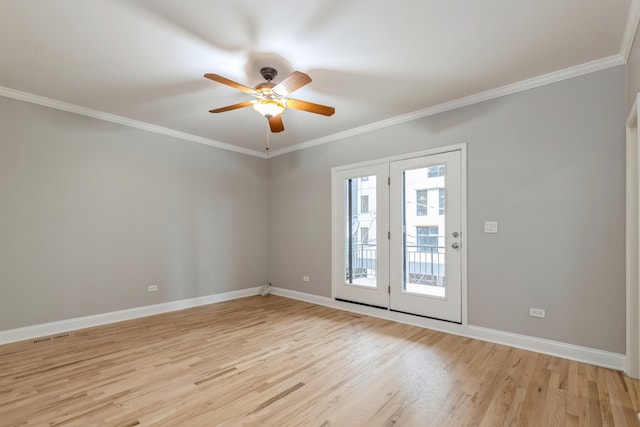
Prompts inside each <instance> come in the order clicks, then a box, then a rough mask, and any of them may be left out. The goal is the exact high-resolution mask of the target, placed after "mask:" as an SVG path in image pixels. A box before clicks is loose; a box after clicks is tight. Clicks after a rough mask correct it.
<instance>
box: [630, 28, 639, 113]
mask: <svg viewBox="0 0 640 427" xmlns="http://www.w3.org/2000/svg"><path fill="white" fill-rule="evenodd" d="M638 92H640V31H637V30H636V36H635V38H634V39H633V45H632V46H631V54H630V55H629V59H628V60H627V107H628V110H627V111H630V110H631V106H632V105H633V103H634V102H635V100H636V96H637V95H638Z"/></svg>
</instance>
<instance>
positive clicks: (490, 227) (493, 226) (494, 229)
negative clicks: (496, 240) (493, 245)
mask: <svg viewBox="0 0 640 427" xmlns="http://www.w3.org/2000/svg"><path fill="white" fill-rule="evenodd" d="M484 232H485V233H490V234H497V233H498V221H485V222H484Z"/></svg>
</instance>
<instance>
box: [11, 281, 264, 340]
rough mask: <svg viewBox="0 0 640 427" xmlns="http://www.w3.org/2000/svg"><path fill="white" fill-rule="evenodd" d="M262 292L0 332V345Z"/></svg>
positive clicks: (222, 295) (251, 290) (252, 290)
mask: <svg viewBox="0 0 640 427" xmlns="http://www.w3.org/2000/svg"><path fill="white" fill-rule="evenodd" d="M259 290H260V288H259V287H256V288H249V289H242V290H239V291H230V292H224V293H220V294H213V295H207V296H202V297H196V298H189V299H183V300H178V301H170V302H165V303H161V304H155V305H147V306H144V307H136V308H131V309H128V310H120V311H113V312H110V313H101V314H95V315H92V316H85V317H76V318H74V319H67V320H60V321H57V322H50V323H43V324H40V325H33V326H26V327H23V328H17V329H9V330H7V331H0V345H1V344H8V343H12V342H17V341H23V340H28V339H33V338H38V337H45V336H49V335H55V334H60V333H63V332H69V331H75V330H78V329H84V328H91V327H94V326H100V325H107V324H109V323H115V322H121V321H123V320H130V319H137V318H139V317H145V316H151V315H154V314H160V313H168V312H171V311H176V310H183V309H185V308H192V307H198V306H201V305H207V304H214V303H217V302H223V301H230V300H234V299H238V298H244V297H248V296H253V295H258V292H259Z"/></svg>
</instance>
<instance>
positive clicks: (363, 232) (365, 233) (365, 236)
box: [360, 227, 369, 245]
mask: <svg viewBox="0 0 640 427" xmlns="http://www.w3.org/2000/svg"><path fill="white" fill-rule="evenodd" d="M360 241H361V242H362V243H363V244H364V245H366V244H367V243H369V227H361V228H360Z"/></svg>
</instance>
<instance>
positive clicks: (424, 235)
mask: <svg viewBox="0 0 640 427" xmlns="http://www.w3.org/2000/svg"><path fill="white" fill-rule="evenodd" d="M416 243H417V246H418V248H417V249H418V252H437V250H438V226H437V225H433V226H427V227H416Z"/></svg>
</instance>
